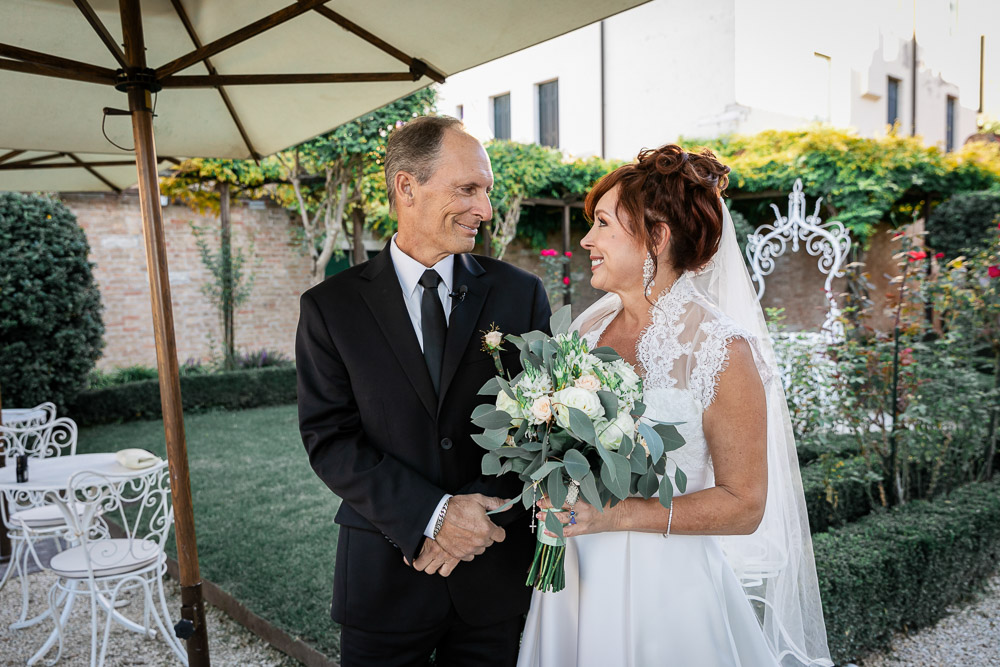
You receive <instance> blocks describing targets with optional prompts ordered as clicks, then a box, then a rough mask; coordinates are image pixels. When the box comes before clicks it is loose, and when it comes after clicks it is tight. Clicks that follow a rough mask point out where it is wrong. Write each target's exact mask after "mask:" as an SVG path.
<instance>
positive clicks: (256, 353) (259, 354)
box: [236, 348, 295, 370]
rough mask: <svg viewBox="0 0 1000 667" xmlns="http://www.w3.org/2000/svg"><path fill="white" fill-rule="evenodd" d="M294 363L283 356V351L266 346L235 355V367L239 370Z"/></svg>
mask: <svg viewBox="0 0 1000 667" xmlns="http://www.w3.org/2000/svg"><path fill="white" fill-rule="evenodd" d="M294 365H295V362H294V361H292V360H291V359H289V358H288V357H287V356H285V354H284V353H282V352H277V351H275V350H268V349H267V348H261V349H259V350H251V351H248V352H241V353H239V354H237V355H236V368H238V369H241V370H242V369H248V368H272V367H281V368H289V367H293V366H294Z"/></svg>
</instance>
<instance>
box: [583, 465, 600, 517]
mask: <svg viewBox="0 0 1000 667" xmlns="http://www.w3.org/2000/svg"><path fill="white" fill-rule="evenodd" d="M580 493H581V494H583V499H584V500H586V501H587V502H588V503H589V504H591V505H593V506H594V507H596V508H597V509H598V510H600V511H601V512H603V511H604V503H602V502H601V494H600V492H599V491H598V490H597V483H596V482H595V481H594V473H592V472H588V473H587V474H586V475H584V476H583V479H581V480H580Z"/></svg>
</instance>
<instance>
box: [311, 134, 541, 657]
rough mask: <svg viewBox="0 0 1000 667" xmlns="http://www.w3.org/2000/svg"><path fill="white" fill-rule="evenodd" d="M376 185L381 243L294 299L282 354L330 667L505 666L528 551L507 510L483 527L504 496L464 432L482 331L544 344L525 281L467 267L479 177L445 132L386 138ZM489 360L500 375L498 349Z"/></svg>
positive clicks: (484, 201) (535, 299) (481, 166)
mask: <svg viewBox="0 0 1000 667" xmlns="http://www.w3.org/2000/svg"><path fill="white" fill-rule="evenodd" d="M385 172H386V184H387V188H388V193H389V203H390V206H391V207H392V208H394V209H395V210H396V212H397V214H398V219H399V231H398V233H397V234H396V236H394V237H393V239H392V241H391V242H390V243H389V244H388V245H387V246H386V248H385V249H384V250H383V251H382V252H381V253H380V254H379V255H378V256H377V257H375V258H374V259H372V260H370V261H368V262H365V263H364V264H360V265H358V266H355V267H352V268H351V269H348V270H347V271H344V272H342V273H340V274H338V275H336V276H333V277H331V278H330V279H328V280H326V281H325V282H323V283H322V284H320V285H317V286H315V287H313V288H312V289H310V290H308V291H307V292H305V293H304V294H303V295H302V299H301V309H300V318H299V328H298V333H297V338H296V365H297V367H298V397H299V398H298V400H299V427H300V430H301V433H302V440H303V442H304V443H305V447H306V451H307V452H308V454H309V461H310V463H311V464H312V467H313V470H315V471H316V474H317V475H319V477H320V478H321V479H322V480H323V481H324V482H325V483H326V484H327V486H329V487H330V489H331V490H332V491H333V492H334V493H336V494H337V495H338V496H339V497H340V498H341V499H342V500H343V504H342V505H341V507H340V510H339V511H338V512H337V516H336V519H335V521H336V522H337V523H338V524H340V538H339V543H338V546H337V562H336V569H335V574H334V586H333V609H332V614H331V615H332V617H333V620H335V621H337V622H338V623H340V624H341V626H342V635H341V653H342V655H341V659H342V664H343V665H344V667H351V666H353V665H426V664H427V663H428V660H429V659H430V657H431V654H432V653H436V661H437V664H438V665H442V666H445V665H461V666H463V667H464V666H473V665H513V664H514V663H515V662H516V659H517V650H518V642H519V638H520V632H521V628H522V623H523V614H524V613H525V612H526V611H527V608H528V603H529V599H530V592H531V589H530V588H528V587H527V586H525V583H524V580H525V576H526V572H527V569H528V566H529V564H530V560H531V556H532V553H533V546H532V541H533V537H532V535H531V533H530V531H529V529H528V524H527V521H528V518H529V514H528V513H527V512H525V511H523V509H522V506H521V505H520V504H519V503H518V504H517V505H516V506H515V507H514V508H513V509H510V510H507V511H506V512H503V513H500V514H496V515H492V517H491V516H487V514H486V512H487V511H490V510H493V509H497V508H498V507H499V506H500V505H501V503H502V502H503V501H502V500H501V499H502V498H511V497H515V496H516V495H517V494H518V493H519V492H520V487H521V484H520V482H519V481H518V480H517V479H516V477H514V476H512V475H507V476H506V477H503V478H495V477H489V478H487V477H484V476H482V475H481V467H480V466H481V464H480V461H481V459H482V455H483V451H484V450H482V449H481V448H480V447H478V446H477V445H476V444H475V443H474V442H473V441H472V439H471V437H470V435H471V433H472V432H473V426H472V424H471V422H470V415H471V414H472V411H473V409H474V408H475V407H476V405H478V404H480V403H482V402H484V401H485V400H487V399H484V397H482V396H477V392H478V390H479V388H480V387H481V386H482V385H483V384H484V383H485V382H486V381H487V380H488V379H489V378H490V377H491V376H492V375H494V373H495V369H494V365H493V362H492V360H491V358H490V356H489V355H488V354H486V353H485V352H483V351H482V350H481V344H482V342H481V339H482V332H484V331H486V330H487V329H488V328H489V327H490V325H491V324H494V323H495V324H496V325H497V326H498V327H499V329H500V330H501V331H502V332H504V333H514V334H521V333H524V332H526V331H531V330H533V329H545V328H547V327H548V320H549V316H550V309H549V304H548V300H547V298H546V295H545V290H544V288H543V287H542V284H541V281H540V280H539V279H538V278H537V277H536V276H534V275H532V274H530V273H527V272H525V271H522V270H520V269H517V268H515V267H512V266H510V265H508V264H505V263H503V262H499V261H496V260H493V259H489V258H486V257H476V256H473V255H470V254H468V253H469V252H470V251H471V250H472V249H473V246H474V244H475V239H476V233H477V230H478V229H479V226H480V225H481V224H484V223H488V222H489V221H490V219H491V218H492V214H493V212H492V209H491V206H490V201H489V196H488V195H489V192H490V190H491V189H492V187H493V172H492V168H491V167H490V161H489V157H488V156H487V154H486V151H485V150H484V149H483V147H482V145H481V144H480V143H479V142H478V141H477V140H476V139H475V138H473V137H472V136H470V135H469V134H467V133H465V131H464V130H463V128H462V125H461V123H460V122H459V121H457V120H455V119H453V118H447V117H433V116H428V117H421V118H417V119H415V120H413V121H410V122H409V123H407V124H406V125H404V126H403V127H401V128H399V129H397V130H395V131H394V132H393V133H392V135H391V136H390V138H389V143H388V148H387V152H386V162H385ZM508 347H511V348H512V347H513V346H508ZM503 360H504V365H505V367H506V368H508V369H510V370H511V371H512V372H517V370H518V356H517V352H516V350H513V351H508V352H507V353H505V354H504V355H503ZM491 519H492V520H491ZM494 522H495V523H494ZM505 529H506V530H505Z"/></svg>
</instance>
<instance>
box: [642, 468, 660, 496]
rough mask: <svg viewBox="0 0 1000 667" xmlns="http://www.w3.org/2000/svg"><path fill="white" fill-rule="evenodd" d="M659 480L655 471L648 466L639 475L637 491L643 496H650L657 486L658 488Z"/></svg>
mask: <svg viewBox="0 0 1000 667" xmlns="http://www.w3.org/2000/svg"><path fill="white" fill-rule="evenodd" d="M659 485H660V480H659V479H657V477H656V472H655V471H654V470H653V469H652V468H650V469H649V470H647V471H646V472H645V473H644V474H642V475H640V476H639V485H638V493H639V494H641V495H642V497H643V498H652V497H653V494H654V493H656V491H657V488H659Z"/></svg>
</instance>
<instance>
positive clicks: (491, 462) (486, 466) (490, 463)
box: [482, 451, 500, 475]
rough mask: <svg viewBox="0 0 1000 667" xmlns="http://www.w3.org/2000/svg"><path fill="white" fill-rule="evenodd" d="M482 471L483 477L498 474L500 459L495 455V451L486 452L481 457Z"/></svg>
mask: <svg viewBox="0 0 1000 667" xmlns="http://www.w3.org/2000/svg"><path fill="white" fill-rule="evenodd" d="M482 469H483V474H484V475H499V474H500V457H499V456H497V453H496V452H495V451H493V452H486V453H485V454H484V455H483V464H482Z"/></svg>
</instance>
